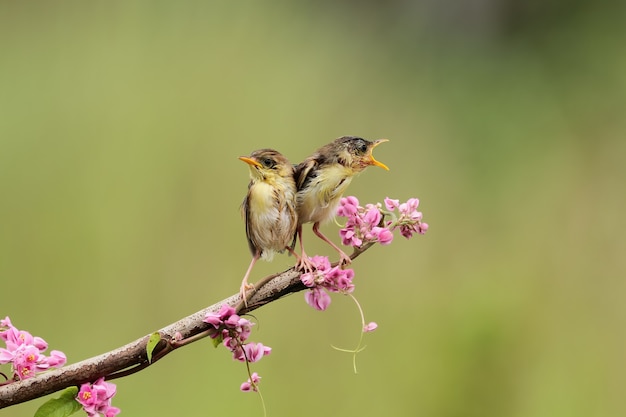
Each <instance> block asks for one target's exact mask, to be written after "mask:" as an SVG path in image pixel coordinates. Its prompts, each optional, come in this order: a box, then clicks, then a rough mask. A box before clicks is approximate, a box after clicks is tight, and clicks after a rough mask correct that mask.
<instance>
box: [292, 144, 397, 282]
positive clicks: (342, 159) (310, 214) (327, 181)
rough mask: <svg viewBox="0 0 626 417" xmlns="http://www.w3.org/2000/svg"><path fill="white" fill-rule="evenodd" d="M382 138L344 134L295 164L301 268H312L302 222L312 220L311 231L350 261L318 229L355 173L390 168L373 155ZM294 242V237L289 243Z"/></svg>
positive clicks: (349, 260)
mask: <svg viewBox="0 0 626 417" xmlns="http://www.w3.org/2000/svg"><path fill="white" fill-rule="evenodd" d="M383 142H387V139H378V140H376V141H374V142H371V141H369V140H366V139H363V138H359V137H354V136H343V137H340V138H337V139H335V140H334V141H333V142H331V143H329V144H328V145H325V146H323V147H321V148H319V149H318V150H317V151H316V152H315V153H314V154H313V155H311V156H309V157H308V158H306V159H305V160H304V161H303V162H302V163H300V164H299V165H298V166H296V172H295V178H296V186H297V187H298V194H297V196H296V200H297V203H298V205H297V207H298V227H297V236H299V237H300V250H301V253H302V254H301V256H300V260H299V261H298V266H299V267H300V268H301V269H304V270H311V269H313V267H312V265H311V262H310V260H309V258H308V257H307V256H306V254H305V252H304V245H303V243H302V225H303V224H304V223H313V232H314V233H315V234H316V235H317V236H318V237H319V238H321V239H322V240H324V241H325V242H327V243H328V244H329V245H331V246H332V247H333V248H335V250H336V251H337V252H339V256H340V262H341V263H342V264H349V263H350V262H351V259H350V257H349V256H348V255H346V254H345V253H344V252H343V251H342V250H341V249H340V248H339V247H338V246H337V245H335V244H334V243H333V242H331V241H330V240H329V239H328V238H327V237H326V236H324V234H322V232H321V231H320V230H319V227H320V223H322V222H326V221H328V220H331V219H333V218H334V216H335V212H336V211H337V206H338V205H339V200H340V199H341V196H342V195H343V193H344V191H345V190H346V188H348V185H350V182H351V181H352V178H354V176H355V175H356V174H358V173H360V172H361V171H363V170H364V169H365V168H367V167H368V166H370V165H376V166H379V167H381V168H383V169H386V170H389V168H387V166H386V165H385V164H383V163H381V162H378V161H377V160H376V159H374V156H373V155H372V151H373V150H374V148H375V147H376V146H378V145H380V144H381V143H383ZM294 244H295V238H294V241H293V243H292V247H293V245H294Z"/></svg>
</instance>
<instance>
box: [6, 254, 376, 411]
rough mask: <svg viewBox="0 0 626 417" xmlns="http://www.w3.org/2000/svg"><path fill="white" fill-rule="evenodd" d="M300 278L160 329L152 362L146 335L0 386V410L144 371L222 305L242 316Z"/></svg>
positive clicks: (271, 283) (199, 330)
mask: <svg viewBox="0 0 626 417" xmlns="http://www.w3.org/2000/svg"><path fill="white" fill-rule="evenodd" d="M372 245H373V243H367V244H365V245H364V246H363V247H362V248H360V249H355V250H354V252H353V253H352V255H351V256H350V257H351V258H352V259H355V258H356V257H357V256H359V255H360V254H361V253H363V252H365V251H366V250H367V249H369V248H370V247H371V246H372ZM334 265H336V263H335V264H333V266H334ZM300 274H301V272H300V271H297V270H295V269H294V268H290V269H288V270H286V271H283V272H281V273H278V274H274V275H270V276H268V277H266V278H263V279H262V280H261V281H259V282H258V283H257V284H256V285H255V289H254V290H252V291H251V292H249V293H248V295H247V299H248V303H247V306H244V304H243V302H242V301H241V297H240V295H239V294H236V295H233V296H230V297H228V298H226V299H224V300H222V301H220V302H218V303H215V304H213V305H212V306H210V307H207V308H205V309H203V310H200V311H198V312H196V313H194V314H192V315H190V316H187V317H185V318H184V319H182V320H179V321H177V322H175V323H172V324H170V325H169V326H166V327H164V328H162V329H161V330H159V331H158V332H159V334H160V335H161V341H160V342H159V344H158V345H157V347H156V348H155V349H154V351H153V358H152V362H148V357H147V353H146V346H147V343H148V340H149V338H150V335H146V336H143V337H142V338H140V339H137V340H135V341H134V342H131V343H129V344H127V345H125V346H122V347H119V348H117V349H115V350H112V351H110V352H107V353H103V354H102V355H99V356H95V357H93V358H90V359H86V360H84V361H82V362H78V363H75V364H71V365H67V366H64V367H63V368H61V369H55V370H51V371H47V372H43V373H41V374H39V375H37V376H35V377H33V378H29V379H25V380H22V381H15V382H10V383H5V384H4V385H0V409H1V408H5V407H9V406H12V405H16V404H20V403H23V402H26V401H30V400H33V399H35V398H39V397H43V396H44V395H48V394H52V393H53V392H56V391H59V390H62V389H64V388H67V387H71V386H79V385H80V384H83V383H85V382H94V381H95V380H97V379H98V378H100V377H105V378H106V379H113V378H120V377H124V376H127V375H130V374H133V373H135V372H138V371H140V370H142V369H145V368H147V367H148V366H150V365H152V364H153V363H155V362H156V361H158V360H159V359H162V358H163V357H164V356H165V355H167V354H168V353H170V352H172V351H174V350H175V349H177V348H178V347H181V346H184V345H186V344H188V343H177V342H176V335H177V334H178V335H180V336H182V338H183V341H185V339H189V340H190V341H195V340H199V339H200V338H202V337H206V336H207V335H208V333H207V330H209V328H210V326H209V325H208V324H207V323H204V322H203V321H202V320H203V319H204V317H205V316H206V314H207V313H209V312H217V311H219V309H220V307H221V306H222V305H223V304H229V305H233V306H234V305H237V307H236V309H237V311H238V313H239V314H245V313H249V312H251V311H253V310H256V309H257V308H259V307H262V306H264V305H265V304H268V303H271V302H272V301H276V300H278V299H279V298H281V297H283V296H285V295H288V294H291V293H296V292H299V291H302V290H304V289H306V287H305V286H304V284H302V282H301V281H300ZM194 336H198V337H196V338H194Z"/></svg>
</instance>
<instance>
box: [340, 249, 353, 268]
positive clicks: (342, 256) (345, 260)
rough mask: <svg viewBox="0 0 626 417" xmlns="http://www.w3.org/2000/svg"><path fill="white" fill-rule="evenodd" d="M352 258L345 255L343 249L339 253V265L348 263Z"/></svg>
mask: <svg viewBox="0 0 626 417" xmlns="http://www.w3.org/2000/svg"><path fill="white" fill-rule="evenodd" d="M351 263H352V258H350V257H349V256H348V255H346V254H345V253H344V252H343V251H342V252H340V253H339V266H344V265H350V264H351Z"/></svg>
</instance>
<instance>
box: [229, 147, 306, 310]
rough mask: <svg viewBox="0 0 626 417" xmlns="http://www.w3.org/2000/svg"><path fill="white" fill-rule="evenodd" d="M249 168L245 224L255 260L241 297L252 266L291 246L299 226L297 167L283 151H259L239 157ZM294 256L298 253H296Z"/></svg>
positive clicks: (244, 211)
mask: <svg viewBox="0 0 626 417" xmlns="http://www.w3.org/2000/svg"><path fill="white" fill-rule="evenodd" d="M239 159H241V160H242V161H244V162H245V163H247V164H248V165H249V167H250V184H249V185H248V194H247V195H246V197H245V199H244V200H243V203H242V205H241V210H242V215H243V216H244V218H245V221H246V237H247V238H248V246H249V247H250V252H251V253H252V261H251V262H250V266H249V267H248V270H247V271H246V275H245V276H244V277H243V281H242V282H241V297H242V299H243V301H244V303H246V290H247V289H250V288H253V286H251V285H250V284H248V277H249V276H250V272H251V271H252V267H253V266H254V264H255V263H256V261H257V260H258V259H259V258H262V259H263V260H267V261H271V260H272V258H273V256H274V253H275V252H279V253H282V252H283V251H284V250H285V249H287V250H288V251H290V252H293V250H292V249H291V247H290V246H289V245H290V243H291V241H292V239H293V237H294V235H295V233H296V228H297V226H298V218H297V211H296V184H295V181H294V167H293V165H292V164H290V163H289V161H288V160H287V158H285V157H284V156H283V155H282V154H281V153H280V152H278V151H275V150H273V149H260V150H257V151H254V152H252V154H251V155H250V156H241V157H239ZM294 255H295V254H294Z"/></svg>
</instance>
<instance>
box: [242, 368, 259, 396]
mask: <svg viewBox="0 0 626 417" xmlns="http://www.w3.org/2000/svg"><path fill="white" fill-rule="evenodd" d="M260 380H261V377H260V376H259V374H257V373H256V372H253V373H252V375H251V378H248V380H247V381H246V382H244V383H243V384H241V387H239V389H240V390H242V391H243V392H248V391H258V385H259V381H260Z"/></svg>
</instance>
